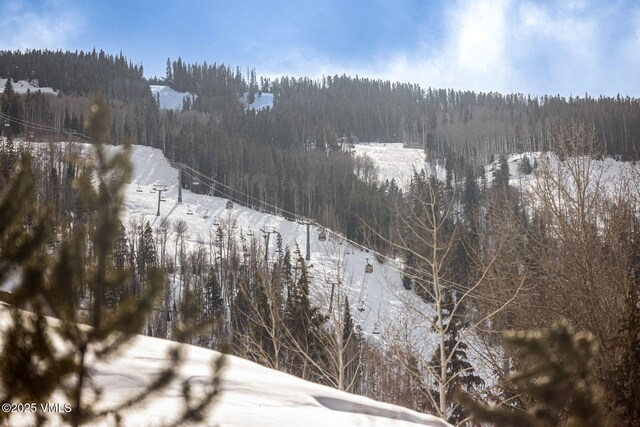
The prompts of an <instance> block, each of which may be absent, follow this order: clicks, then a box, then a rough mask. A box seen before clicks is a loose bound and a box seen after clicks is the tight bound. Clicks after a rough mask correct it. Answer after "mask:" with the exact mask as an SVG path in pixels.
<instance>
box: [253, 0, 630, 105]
mask: <svg viewBox="0 0 640 427" xmlns="http://www.w3.org/2000/svg"><path fill="white" fill-rule="evenodd" d="M445 7H446V11H445V13H444V16H443V19H444V33H443V35H442V37H441V38H439V39H435V38H434V37H433V35H429V32H428V31H424V34H426V36H425V37H424V40H423V41H422V43H421V45H420V46H418V47H417V48H415V50H414V51H404V52H396V53H390V54H388V55H386V56H383V57H379V58H375V59H374V60H373V61H372V62H370V63H368V64H364V63H360V64H356V63H344V62H343V63H336V61H333V60H331V59H330V58H328V57H323V56H322V55H319V54H317V53H310V52H305V51H303V50H298V51H295V52H294V53H292V54H286V53H283V55H282V56H281V57H276V58H274V59H273V62H271V63H268V62H267V63H266V64H265V63H261V65H260V67H263V66H264V67H265V68H264V69H266V70H271V72H269V74H271V75H282V74H289V75H291V74H297V75H307V76H310V77H319V76H321V75H322V74H342V73H346V74H351V75H355V74H358V75H360V76H368V77H374V78H381V79H384V80H392V81H403V82H415V83H419V84H420V85H421V86H423V87H429V86H430V87H435V88H454V89H461V90H475V91H485V92H489V91H499V92H505V93H509V92H521V93H525V94H527V93H530V94H533V95H543V94H556V93H559V94H561V95H565V96H569V95H571V94H573V95H580V96H582V95H584V93H585V92H588V93H589V94H590V95H592V96H598V95H600V94H605V95H615V94H617V93H622V94H627V95H630V96H636V97H639V96H640V82H639V81H638V78H637V76H639V75H640V57H639V55H638V52H640V9H639V10H635V11H634V10H627V8H628V5H627V6H625V5H624V4H623V3H619V2H612V3H610V4H604V5H603V4H593V3H592V2H590V1H589V0H573V1H568V2H564V1H559V2H557V3H554V2H550V3H538V2H533V1H528V0H458V1H455V2H451V3H447V6H445ZM302 52H304V53H302ZM285 58H286V59H285Z"/></svg>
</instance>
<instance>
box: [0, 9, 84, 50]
mask: <svg viewBox="0 0 640 427" xmlns="http://www.w3.org/2000/svg"><path fill="white" fill-rule="evenodd" d="M81 22H82V20H80V19H79V17H78V16H77V13H76V12H75V11H74V10H73V9H72V8H70V7H69V4H68V2H61V1H56V0H46V1H43V2H39V3H37V4H34V3H30V2H26V1H21V0H18V1H11V2H7V3H5V5H4V6H2V8H1V9H0V49H11V50H13V49H21V50H25V49H35V48H41V49H44V48H47V49H65V48H71V43H72V42H73V39H74V37H75V36H76V35H77V34H78V33H79V28H80V27H81V25H82V24H81Z"/></svg>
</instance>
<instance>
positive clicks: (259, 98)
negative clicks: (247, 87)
mask: <svg viewBox="0 0 640 427" xmlns="http://www.w3.org/2000/svg"><path fill="white" fill-rule="evenodd" d="M248 97H249V94H248V93H245V94H244V95H242V97H241V98H240V102H242V105H244V108H246V109H247V110H256V111H260V110H262V109H265V108H273V94H272V93H267V92H263V93H256V95H255V99H254V100H253V103H251V104H249V103H248Z"/></svg>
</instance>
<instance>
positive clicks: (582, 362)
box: [461, 322, 609, 427]
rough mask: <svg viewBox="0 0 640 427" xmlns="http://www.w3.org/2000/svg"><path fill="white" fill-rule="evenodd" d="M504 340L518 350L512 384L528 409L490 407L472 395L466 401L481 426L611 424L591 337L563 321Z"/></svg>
mask: <svg viewBox="0 0 640 427" xmlns="http://www.w3.org/2000/svg"><path fill="white" fill-rule="evenodd" d="M504 341H505V343H506V344H507V345H508V346H509V347H512V348H513V349H514V350H515V357H516V363H517V366H520V367H521V370H520V371H517V372H514V373H513V374H512V375H511V376H510V380H511V381H512V382H513V384H514V385H515V386H516V387H517V389H518V391H519V392H520V393H521V395H522V396H523V400H526V401H527V402H529V408H528V409H527V410H526V411H521V410H516V409H514V408H512V407H509V406H506V405H505V406H497V407H487V406H485V405H483V404H479V403H476V402H475V401H473V400H472V399H471V398H469V397H465V396H461V400H462V402H463V403H464V404H465V406H466V407H467V408H468V409H469V410H470V411H471V413H472V414H473V417H474V418H475V419H476V420H477V421H479V422H489V423H493V424H495V425H499V426H514V427H516V426H518V427H528V426H531V427H550V426H571V427H600V426H605V425H609V424H608V423H607V416H606V415H605V413H604V411H603V408H602V398H603V393H602V390H601V388H600V385H599V382H598V379H597V376H596V373H595V368H594V357H595V355H596V351H597V344H596V341H595V339H594V337H593V336H592V335H591V334H589V333H584V332H574V330H573V328H572V327H571V326H569V324H568V323H567V322H559V323H557V324H555V325H554V326H552V327H551V328H549V329H547V330H545V331H542V332H510V333H506V334H505V335H504Z"/></svg>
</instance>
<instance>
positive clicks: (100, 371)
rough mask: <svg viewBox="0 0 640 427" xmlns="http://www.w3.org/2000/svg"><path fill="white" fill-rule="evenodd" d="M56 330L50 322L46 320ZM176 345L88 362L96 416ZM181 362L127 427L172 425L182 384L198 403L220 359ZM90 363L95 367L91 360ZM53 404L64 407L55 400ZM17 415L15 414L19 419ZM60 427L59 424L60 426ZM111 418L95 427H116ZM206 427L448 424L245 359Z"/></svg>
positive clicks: (143, 340)
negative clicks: (175, 374)
mask: <svg viewBox="0 0 640 427" xmlns="http://www.w3.org/2000/svg"><path fill="white" fill-rule="evenodd" d="M48 321H49V323H50V324H56V323H57V322H58V321H57V320H55V319H48ZM9 322H11V318H10V316H9V312H8V310H7V308H6V305H5V304H4V303H0V327H2V325H5V327H6V325H8V324H9ZM176 345H178V344H177V343H174V342H170V341H167V340H162V339H158V338H151V337H145V336H137V337H135V338H134V339H133V340H132V342H131V343H130V344H128V345H127V346H126V349H125V350H124V351H123V352H121V353H119V354H118V355H117V356H116V357H114V358H113V359H111V360H109V361H107V362H101V363H95V362H90V372H91V375H92V379H93V380H94V381H95V383H96V385H97V386H98V387H101V388H102V396H101V398H100V400H99V402H98V404H97V408H96V409H98V410H101V409H102V410H104V409H107V408H111V407H113V406H115V405H118V404H119V403H120V402H123V401H125V400H126V399H127V397H130V396H134V395H136V394H138V393H140V392H142V391H143V390H144V389H145V387H146V386H147V385H148V384H149V383H151V381H153V380H154V379H155V378H156V377H157V375H158V374H159V373H160V372H161V371H162V370H163V369H164V368H166V367H167V365H168V362H169V359H168V356H167V354H168V350H169V349H170V348H172V347H173V346H176ZM183 346H184V347H183V349H184V350H185V353H184V354H185V359H184V363H183V365H181V366H180V369H179V373H178V377H177V380H174V382H172V383H171V384H170V385H169V386H168V387H167V388H165V389H163V390H161V391H160V392H159V393H158V394H155V395H153V397H151V398H150V399H149V400H148V401H147V402H145V403H143V404H142V405H141V406H139V407H135V408H134V409H132V410H129V411H125V412H123V413H122V414H121V415H123V422H122V425H124V426H136V427H138V426H155V425H169V423H171V422H172V420H175V419H176V418H177V417H178V416H179V414H180V413H181V411H182V410H183V409H184V408H183V399H182V388H181V385H182V383H183V382H184V381H189V383H190V384H191V385H192V387H193V395H194V396H195V397H198V396H199V392H201V391H202V388H201V387H202V385H206V384H209V381H210V379H211V375H212V370H211V366H212V361H213V360H215V358H217V357H218V356H219V353H217V352H215V351H213V350H208V349H204V348H200V347H195V346H191V345H183ZM88 360H93V358H92V357H89V358H88ZM51 403H61V404H64V403H68V402H66V401H65V400H64V398H63V397H61V396H57V397H54V398H53V399H52V402H51ZM16 415H17V414H16ZM11 421H12V424H11V425H12V426H27V425H33V420H32V419H30V418H28V417H26V416H25V417H17V416H16V417H13V418H12V419H11ZM51 421H54V422H53V424H52V425H55V421H56V420H55V419H54V420H51ZM57 421H58V422H60V421H61V420H59V419H58V420H57ZM114 421H115V420H114V419H113V418H112V417H110V418H109V417H108V418H105V419H103V420H102V421H101V422H99V423H97V425H115V423H114ZM203 424H206V425H219V426H249V425H256V426H265V427H268V426H273V427H281V426H327V425H333V426H352V425H353V426H357V425H366V426H412V425H413V426H415V425H423V426H432V427H446V426H449V424H447V423H445V422H444V421H442V420H441V419H439V418H436V417H434V416H431V415H426V414H421V413H418V412H415V411H411V410H409V409H406V408H402V407H399V406H395V405H390V404H386V403H381V402H377V401H374V400H371V399H368V398H366V397H362V396H357V395H353V394H349V393H346V392H342V391H339V390H336V389H333V388H330V387H326V386H322V385H319V384H314V383H311V382H308V381H304V380H302V379H300V378H297V377H294V376H292V375H288V374H285V373H282V372H278V371H275V370H272V369H269V368H265V367H263V366H260V365H258V364H256V363H253V362H249V361H247V360H244V359H241V358H238V357H234V356H226V364H225V366H224V368H223V370H222V373H221V393H220V395H219V397H218V399H217V400H216V402H215V404H214V405H213V406H212V407H211V409H210V411H209V412H208V413H207V414H206V417H205V421H204V422H203ZM94 425H96V424H94Z"/></svg>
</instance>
